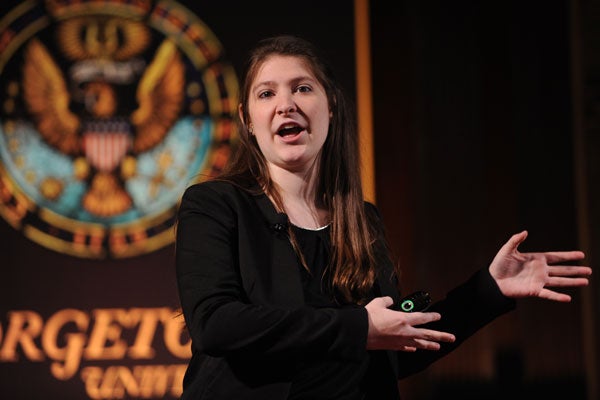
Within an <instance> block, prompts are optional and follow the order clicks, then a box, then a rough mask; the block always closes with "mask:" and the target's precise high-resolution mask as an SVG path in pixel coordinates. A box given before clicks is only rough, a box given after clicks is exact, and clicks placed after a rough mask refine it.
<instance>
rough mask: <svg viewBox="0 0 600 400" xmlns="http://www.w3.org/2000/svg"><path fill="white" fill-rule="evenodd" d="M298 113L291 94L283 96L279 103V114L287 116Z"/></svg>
mask: <svg viewBox="0 0 600 400" xmlns="http://www.w3.org/2000/svg"><path fill="white" fill-rule="evenodd" d="M295 111H296V103H295V102H294V99H293V98H292V96H291V94H288V95H282V96H281V97H280V98H279V103H277V114H279V115H286V114H290V113H293V112H295Z"/></svg>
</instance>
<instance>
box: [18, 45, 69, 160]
mask: <svg viewBox="0 0 600 400" xmlns="http://www.w3.org/2000/svg"><path fill="white" fill-rule="evenodd" d="M23 99H24V100H25V104H26V106H27V109H28V111H29V112H30V113H31V114H32V116H33V119H34V121H35V122H36V127H37V129H38V131H39V132H40V134H41V135H42V137H43V138H44V139H45V140H46V141H47V142H48V143H49V144H50V145H52V146H54V147H55V148H57V149H58V150H60V151H61V152H63V153H66V154H77V153H78V152H79V150H80V145H79V144H80V143H79V136H78V131H79V126H80V122H79V118H78V117H77V116H76V115H75V114H73V113H72V112H71V110H69V102H70V96H69V92H68V90H67V85H66V83H65V79H64V77H63V74H62V72H61V70H60V69H59V68H58V65H57V64H56V63H55V62H54V60H53V59H52V57H51V55H50V53H49V52H48V50H46V47H45V46H44V45H43V44H42V43H41V42H40V41H39V40H37V39H32V40H31V42H30V43H29V44H28V45H27V48H26V49H25V54H24V67H23Z"/></svg>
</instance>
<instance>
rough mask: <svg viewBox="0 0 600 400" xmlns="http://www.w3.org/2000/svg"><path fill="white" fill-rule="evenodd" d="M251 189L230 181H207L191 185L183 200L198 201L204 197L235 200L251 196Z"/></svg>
mask: <svg viewBox="0 0 600 400" xmlns="http://www.w3.org/2000/svg"><path fill="white" fill-rule="evenodd" d="M251 195H252V194H251V188H245V187H242V186H241V185H238V184H236V183H234V182H232V181H227V180H218V179H215V180H208V181H204V182H200V183H196V184H193V185H191V186H189V187H187V188H186V190H185V192H184V194H183V199H198V198H205V197H209V198H212V197H221V198H236V197H249V196H251Z"/></svg>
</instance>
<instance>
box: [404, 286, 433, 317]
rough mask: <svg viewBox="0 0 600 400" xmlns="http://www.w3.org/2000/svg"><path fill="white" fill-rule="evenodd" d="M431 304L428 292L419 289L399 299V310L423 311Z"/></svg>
mask: <svg viewBox="0 0 600 400" xmlns="http://www.w3.org/2000/svg"><path fill="white" fill-rule="evenodd" d="M429 304H431V296H429V293H427V292H425V291H423V290H419V291H417V292H414V293H412V294H409V295H408V296H406V297H404V298H402V300H400V311H404V312H416V311H425V310H426V309H427V307H429Z"/></svg>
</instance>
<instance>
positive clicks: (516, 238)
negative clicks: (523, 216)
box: [506, 231, 527, 251]
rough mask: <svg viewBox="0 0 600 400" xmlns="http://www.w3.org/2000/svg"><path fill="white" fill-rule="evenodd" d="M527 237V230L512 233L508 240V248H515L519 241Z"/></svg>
mask: <svg viewBox="0 0 600 400" xmlns="http://www.w3.org/2000/svg"><path fill="white" fill-rule="evenodd" d="M526 238H527V231H521V232H519V233H515V234H514V235H512V237H511V238H510V239H509V240H508V243H506V244H507V247H508V250H511V251H512V250H516V249H517V247H519V245H520V244H521V243H523V241H524V240H525V239H526Z"/></svg>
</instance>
